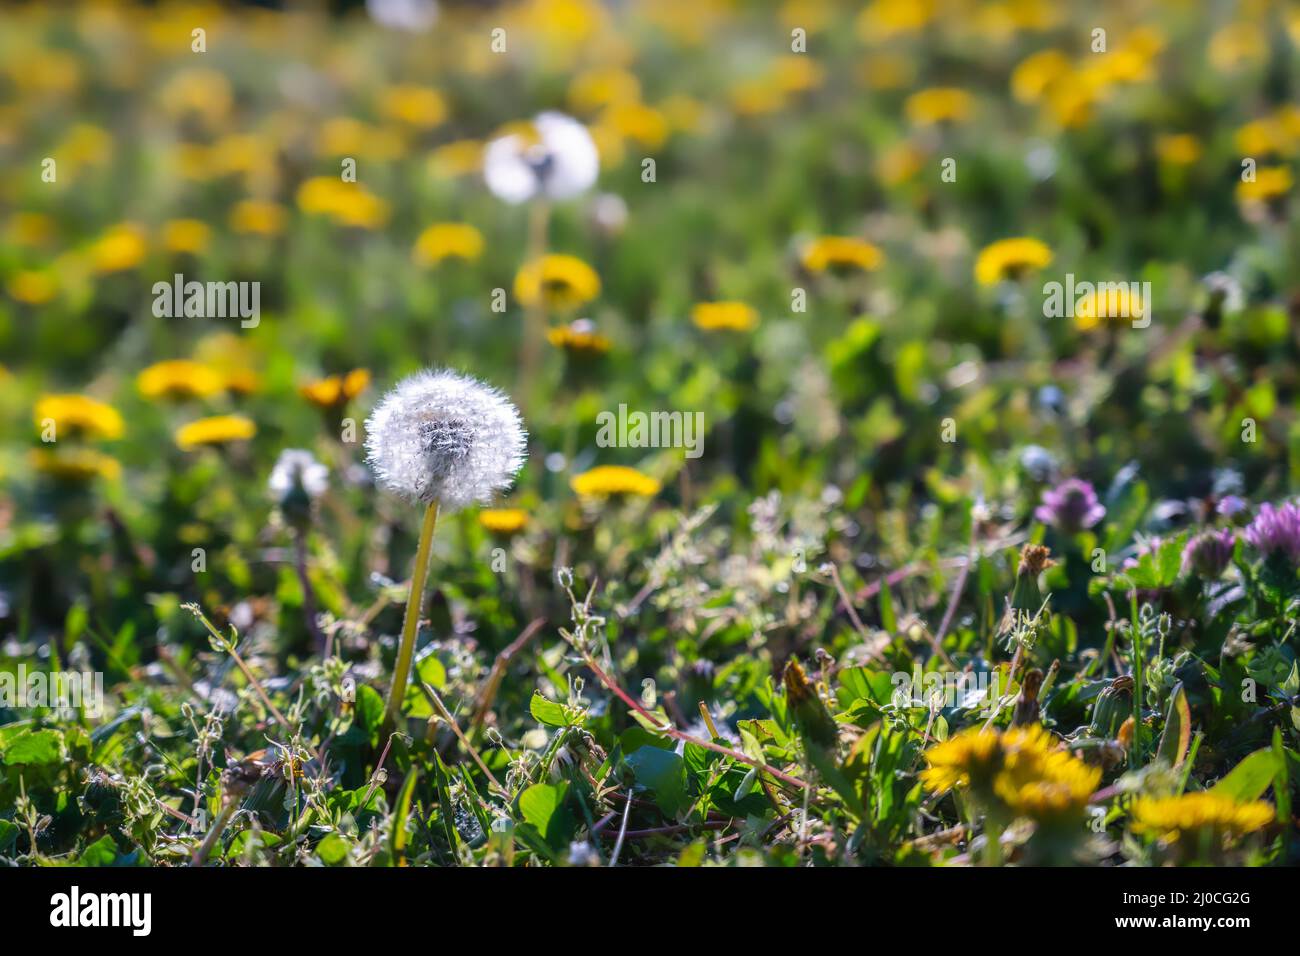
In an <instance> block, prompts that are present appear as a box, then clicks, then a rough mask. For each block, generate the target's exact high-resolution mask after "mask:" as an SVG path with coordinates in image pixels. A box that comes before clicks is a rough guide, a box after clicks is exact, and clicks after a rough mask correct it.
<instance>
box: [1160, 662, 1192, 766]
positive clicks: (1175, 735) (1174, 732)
mask: <svg viewBox="0 0 1300 956" xmlns="http://www.w3.org/2000/svg"><path fill="white" fill-rule="evenodd" d="M1191 742H1192V712H1191V709H1190V708H1189V707H1188V706H1187V693H1186V692H1185V691H1184V690H1183V685H1182V683H1181V682H1180V683H1179V684H1177V685H1176V686H1175V687H1174V691H1173V693H1172V694H1170V695H1169V713H1168V715H1167V716H1166V717H1165V732H1164V733H1163V734H1162V735H1161V737H1160V746H1159V748H1158V749H1157V750H1156V757H1157V758H1159V759H1161V760H1164V761H1166V762H1167V763H1168V764H1169V765H1170V766H1171V767H1179V766H1181V765H1182V763H1183V758H1184V757H1186V756H1187V748H1188V746H1189V745H1190V744H1191Z"/></svg>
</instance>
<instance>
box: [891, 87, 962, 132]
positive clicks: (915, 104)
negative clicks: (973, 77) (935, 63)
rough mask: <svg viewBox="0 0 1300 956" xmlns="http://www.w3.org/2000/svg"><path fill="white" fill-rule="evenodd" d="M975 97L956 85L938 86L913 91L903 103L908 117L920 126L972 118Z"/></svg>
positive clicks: (959, 121)
mask: <svg viewBox="0 0 1300 956" xmlns="http://www.w3.org/2000/svg"><path fill="white" fill-rule="evenodd" d="M974 106H975V98H974V97H972V96H971V95H970V93H968V92H967V91H966V90H963V89H961V88H960V87H956V86H936V87H932V88H930V89H928V90H921V91H920V92H917V93H913V94H912V95H911V96H909V97H908V98H907V101H906V102H905V103H904V104H903V112H904V113H905V114H906V115H907V118H908V119H909V120H911V121H912V122H913V123H915V124H917V125H918V126H931V125H934V124H936V123H961V122H964V121H966V120H968V119H970V115H971V111H972V110H973V109H974Z"/></svg>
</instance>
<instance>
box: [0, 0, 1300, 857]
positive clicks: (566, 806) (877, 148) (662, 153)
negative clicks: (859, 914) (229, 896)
mask: <svg viewBox="0 0 1300 956" xmlns="http://www.w3.org/2000/svg"><path fill="white" fill-rule="evenodd" d="M443 6H444V9H443V11H442V16H441V17H440V19H439V21H438V23H437V24H436V25H435V26H434V27H433V31H434V32H433V33H432V34H431V35H421V34H407V33H403V32H401V31H397V30H389V29H384V28H381V27H380V26H377V25H376V24H374V23H371V22H369V21H368V20H367V19H366V16H365V13H364V10H363V9H360V8H358V9H353V10H350V11H348V12H346V13H344V14H341V15H338V16H327V15H325V14H323V13H316V12H293V13H281V12H274V11H265V10H254V9H251V8H231V9H228V10H224V9H217V8H206V7H203V8H199V7H183V6H172V5H164V6H163V7H162V8H161V9H158V10H154V9H153V8H147V9H146V8H144V7H135V6H130V5H127V6H121V7H118V6H116V5H115V6H113V7H111V8H109V7H103V6H99V5H93V4H88V5H84V6H78V7H76V8H74V9H73V10H71V11H68V12H54V11H47V10H44V9H40V8H30V9H29V8H22V9H19V8H6V9H5V10H4V11H3V12H0V169H2V170H3V173H4V175H3V177H2V178H0V182H3V184H4V185H3V187H0V355H3V365H2V366H0V421H2V422H3V430H2V433H0V478H2V479H3V482H2V484H0V860H2V861H3V862H4V863H6V864H13V865H22V866H59V865H121V866H144V865H152V866H184V865H207V866H216V865H226V866H240V865H255V866H297V865H308V864H323V865H327V866H432V865H437V866H447V865H476V866H486V865H503V866H537V865H545V866H584V865H603V866H614V865H618V866H644V865H664V864H667V865H679V866H700V865H741V864H755V863H758V864H764V865H770V866H823V865H826V866H830V865H878V866H968V865H969V866H976V865H1024V864H1050V865H1098V866H1100V865H1118V864H1130V865H1137V866H1155V865H1166V864H1173V865H1205V864H1213V865H1223V864H1232V865H1250V866H1273V865H1287V864H1295V863H1296V862H1297V859H1298V858H1300V839H1297V828H1296V820H1295V816H1294V812H1293V801H1294V800H1295V799H1296V798H1297V796H1300V791H1298V787H1300V705H1298V704H1297V693H1300V665H1298V664H1297V649H1298V648H1300V639H1298V638H1297V635H1296V622H1297V611H1298V610H1300V579H1298V577H1297V567H1298V566H1300V514H1297V512H1296V510H1295V507H1296V506H1295V505H1294V504H1293V503H1291V502H1292V499H1293V496H1294V494H1295V491H1296V484H1297V480H1298V476H1300V438H1298V436H1300V430H1298V429H1300V425H1298V419H1297V415H1296V410H1297V407H1298V406H1297V402H1298V401H1300V391H1298V387H1297V385H1298V383H1297V379H1296V373H1295V369H1296V367H1297V358H1298V357H1300V356H1298V354H1297V353H1300V340H1298V339H1297V337H1296V335H1295V333H1294V329H1293V326H1294V322H1293V313H1294V312H1295V309H1296V301H1297V300H1296V291H1297V290H1296V288H1295V284H1294V280H1293V278H1292V276H1293V275H1294V274H1295V267H1296V266H1297V264H1300V256H1298V255H1297V253H1298V250H1300V242H1298V241H1297V239H1298V238H1300V237H1298V236H1297V233H1296V230H1295V227H1294V225H1293V222H1294V219H1293V217H1292V216H1291V215H1290V212H1291V210H1292V209H1293V208H1294V198H1293V195H1292V193H1293V190H1292V188H1291V173H1290V170H1291V166H1292V164H1293V163H1294V161H1295V159H1296V157H1297V155H1300V121H1298V119H1297V114H1296V112H1295V108H1294V107H1293V106H1292V105H1291V101H1292V100H1294V95H1293V94H1294V91H1293V90H1292V86H1293V82H1292V79H1291V77H1292V74H1294V73H1295V72H1296V67H1297V66H1300V50H1298V49H1297V44H1298V43H1300V21H1297V20H1296V19H1295V18H1294V17H1289V16H1288V15H1285V14H1283V13H1282V12H1281V11H1274V10H1271V9H1269V10H1262V9H1261V12H1258V13H1252V14H1247V13H1244V12H1243V13H1234V14H1233V17H1234V18H1233V19H1225V18H1224V17H1226V16H1227V12H1226V11H1225V12H1224V13H1222V14H1221V13H1219V12H1215V13H1214V14H1213V15H1211V14H1210V13H1208V12H1206V11H1202V10H1192V9H1190V8H1186V9H1185V8H1183V7H1181V6H1178V5H1155V6H1152V7H1150V8H1149V9H1144V11H1143V12H1142V13H1141V15H1140V16H1139V14H1138V13H1137V12H1135V11H1133V10H1132V9H1131V7H1130V6H1129V5H1126V4H1119V3H1114V4H1103V5H1102V7H1101V8H1099V9H1096V10H1090V11H1089V12H1088V13H1087V14H1084V13H1083V11H1082V10H1080V11H1078V12H1070V11H1066V10H1059V9H1057V7H1056V6H1055V5H1048V4H1042V5H1038V4H1033V3H1030V4H1023V5H1008V6H1006V7H1001V6H998V7H992V6H987V5H985V6H983V7H979V8H977V6H976V5H974V4H967V3H962V2H956V0H953V2H950V3H939V4H936V5H935V8H934V9H933V10H930V11H929V13H926V11H927V10H928V9H929V8H927V7H926V6H925V5H923V4H910V3H909V4H901V5H900V4H894V3H891V2H875V3H871V4H867V5H863V6H861V7H858V6H857V5H853V6H850V5H841V4H835V3H813V2H788V3H780V4H778V3H771V4H767V3H761V4H740V3H734V4H733V3H726V2H722V0H692V2H690V3H689V4H686V3H681V4H679V3H675V2H674V3H668V2H662V0H660V2H656V3H649V2H647V3H632V4H627V5H622V6H621V7H620V9H618V10H616V11H615V10H609V9H606V8H604V7H602V6H601V5H599V4H595V3H587V2H581V0H566V2H560V0H530V2H527V3H523V4H510V5H507V6H505V7H502V8H500V9H496V10H492V11H489V12H487V13H482V14H476V13H473V12H472V11H469V10H467V9H465V7H464V5H461V4H456V3H451V2H447V3H444V4H443ZM904 7H906V8H907V9H906V10H905V9H904ZM908 11H912V12H911V13H908ZM916 17H919V18H920V19H919V20H918V19H916ZM922 21H924V22H922ZM497 27H501V28H503V29H504V30H505V34H504V37H505V38H506V39H505V48H504V50H503V51H502V52H495V50H494V47H493V43H494V42H495V41H494V34H493V32H492V31H493V30H494V29H495V28H497ZM1099 27H1100V28H1102V29H1104V31H1105V37H1104V45H1103V48H1101V49H1099V48H1098V43H1099V40H1098V37H1097V35H1096V34H1095V32H1094V30H1095V29H1097V28H1099ZM196 29H201V30H202V31H203V36H202V38H201V40H202V43H201V45H202V46H203V49H202V50H199V49H197V46H198V45H200V38H199V37H198V36H197V35H196V34H195V32H194V31H195V30H196ZM430 44H432V46H431V45H430ZM801 44H802V45H801ZM431 51H433V52H431ZM435 53H436V55H435ZM550 109H556V110H561V111H564V112H565V113H567V114H570V115H572V116H574V117H576V118H577V119H578V120H579V121H580V122H581V123H582V124H583V125H584V126H586V127H587V129H588V130H589V131H590V134H591V137H592V139H593V141H594V144H595V147H596V149H597V151H598V153H599V158H600V167H601V168H600V172H599V179H598V181H597V182H596V183H594V184H592V185H591V186H589V187H588V188H586V189H582V190H579V193H578V195H575V196H571V197H567V198H555V199H550V200H546V199H542V198H538V199H534V200H531V201H524V202H521V203H517V204H512V203H510V202H506V201H503V199H502V198H500V197H499V196H497V195H494V193H493V191H492V190H490V189H488V188H486V187H485V185H484V181H483V176H482V175H481V172H482V166H483V152H484V148H485V145H486V144H487V143H489V142H491V141H493V140H494V139H496V138H497V137H499V136H502V135H510V134H511V133H519V130H520V129H521V127H520V126H519V125H517V124H519V123H521V122H523V123H526V122H528V121H530V120H531V119H532V118H533V117H535V116H536V115H537V114H538V113H539V112H541V111H543V110H550ZM511 124H514V125H511ZM521 135H523V136H525V137H526V141H527V142H532V139H531V137H535V136H537V135H539V134H538V130H537V128H532V129H525V131H524V133H523V134H521ZM562 158H563V157H562ZM47 160H48V161H49V162H46V161H47ZM437 224H453V225H454V228H451V229H447V228H439V229H434V228H431V227H435V226H436V225H437ZM466 227H468V228H466ZM1008 239H1011V240H1018V241H1016V242H1013V243H1011V244H1009V245H995V244H996V243H999V242H1000V241H1002V240H1008ZM548 253H549V254H553V255H559V256H568V257H573V258H574V259H576V260H578V261H577V264H576V265H575V264H574V263H573V261H572V260H562V261H560V262H559V263H558V264H554V265H553V266H552V267H551V268H553V269H554V270H555V271H554V272H553V273H546V272H543V273H542V279H541V280H537V279H536V273H535V271H533V270H535V269H536V268H537V263H538V262H539V261H540V260H541V257H542V256H543V255H545V254H548ZM521 270H524V271H525V281H522V282H518V283H517V282H516V277H517V276H518V275H519V273H520V271H521ZM178 274H179V275H182V276H183V277H184V279H185V280H186V281H191V280H192V281H197V282H201V283H210V282H211V283H225V282H242V283H254V282H255V283H257V284H258V285H257V295H258V297H259V298H258V300H257V302H258V309H257V310H256V314H255V315H254V314H237V315H231V314H227V315H225V316H214V315H211V314H207V313H208V311H209V310H208V307H207V305H206V300H205V305H204V307H203V308H202V309H201V310H200V311H203V312H204V313H205V314H203V315H192V314H191V315H189V316H186V315H183V314H182V315H174V316H173V315H168V314H166V313H167V310H166V309H163V308H161V307H160V306H159V304H158V303H159V301H161V300H160V299H159V296H160V295H162V296H163V298H165V299H167V300H168V302H170V296H171V294H172V293H171V292H170V291H165V292H163V293H160V292H159V290H158V288H157V286H158V284H160V283H161V284H162V286H164V287H165V289H166V290H170V289H171V288H172V285H173V277H174V276H176V275H178ZM593 279H594V281H593ZM1085 282H1086V283H1094V284H1095V283H1109V282H1116V283H1121V282H1122V283H1124V286H1123V291H1122V292H1116V293H1115V294H1114V295H1111V296H1107V295H1105V294H1102V295H1100V297H1097V296H1090V295H1088V294H1087V291H1088V290H1087V289H1086V288H1085V287H1083V286H1081V285H1080V283H1085ZM1051 283H1059V284H1060V287H1061V289H1066V288H1068V289H1075V290H1078V295H1077V296H1076V297H1075V298H1074V299H1070V297H1069V296H1068V295H1061V292H1060V290H1059V289H1057V290H1056V291H1055V292H1054V291H1053V287H1052V286H1051ZM1129 283H1132V285H1129ZM244 288H245V290H247V289H249V288H250V287H244ZM520 290H522V292H521V291H520ZM530 290H540V291H539V292H534V293H532V294H530ZM1053 295H1056V296H1057V297H1058V298H1057V299H1056V300H1055V304H1054V305H1053V304H1051V300H1052V296H1053ZM245 304H248V300H245ZM701 306H703V308H701ZM182 311H184V310H183V309H182ZM241 319H242V321H241ZM160 363H166V364H160ZM426 367H449V368H454V369H458V370H461V371H464V372H465V373H467V374H469V375H472V376H474V377H475V378H477V379H479V380H482V381H483V382H486V383H488V384H490V385H492V386H494V387H497V388H499V389H501V390H502V391H503V392H504V393H505V394H506V395H507V396H509V398H510V399H511V400H512V401H513V402H514V403H515V404H517V405H518V406H519V408H520V410H521V412H522V415H523V419H524V423H525V425H526V427H527V429H528V432H529V438H528V458H527V461H526V463H525V465H524V467H523V470H522V472H521V473H520V474H519V476H518V478H517V480H516V481H515V483H514V485H513V487H512V488H511V490H509V491H508V492H506V493H504V494H503V495H501V496H499V497H498V499H497V500H495V501H492V502H484V503H483V504H482V506H479V505H472V506H470V507H468V508H463V509H454V508H444V509H443V510H442V511H441V512H439V511H438V510H437V509H436V508H435V509H429V510H427V511H426V512H425V515H426V517H425V520H424V523H423V525H422V524H421V520H420V514H421V512H420V510H419V509H417V508H414V507H411V506H410V505H409V504H408V503H406V502H403V501H401V500H399V499H398V498H397V497H395V496H393V495H391V494H389V493H387V492H386V491H385V490H384V489H383V488H382V487H380V486H378V485H377V484H376V479H375V475H374V473H373V472H372V470H371V469H370V468H369V466H368V465H367V463H366V456H365V449H364V442H365V439H366V435H367V428H366V420H367V416H368V414H369V413H370V411H371V410H372V409H373V408H374V407H375V405H376V404H377V402H378V400H379V399H380V397H381V396H382V395H383V394H384V393H385V392H386V391H388V390H389V389H390V388H391V387H393V386H394V385H395V384H396V383H397V382H398V381H400V380H401V379H402V378H403V377H404V376H406V375H408V374H410V373H412V372H414V371H417V370H419V369H421V368H426ZM59 396H64V397H62V398H60V397H59ZM67 396H72V397H67ZM620 406H626V408H627V409H630V410H631V411H633V412H643V413H646V414H647V415H648V414H649V413H652V412H667V413H679V414H680V415H681V416H684V417H683V418H681V419H680V420H681V421H683V422H685V421H686V420H688V419H687V418H686V417H685V416H695V415H696V414H697V413H698V415H699V416H700V419H699V420H700V421H701V422H702V423H703V431H702V435H701V439H702V440H701V443H700V445H699V446H698V451H699V455H698V457H696V456H695V455H694V454H693V453H692V454H687V452H688V451H691V449H689V448H684V447H682V445H684V444H685V442H684V441H683V440H678V441H676V442H675V443H671V442H670V445H674V446H672V447H655V446H654V445H647V444H643V443H641V442H639V441H638V440H637V438H635V437H633V435H632V434H631V433H629V434H626V435H622V436H618V437H617V439H616V441H615V442H614V444H613V445H610V444H609V443H608V442H606V441H604V439H603V438H602V437H601V422H602V420H603V416H606V415H613V416H618V415H619V409H620ZM689 420H691V421H694V418H690V419H689ZM469 424H470V425H473V424H474V423H472V422H471V423H469ZM669 437H672V436H671V434H670V435H669ZM677 437H678V439H681V438H682V433H679V434H678V436H677ZM286 449H300V450H303V451H305V452H308V453H309V455H310V457H309V458H306V459H299V461H300V466H292V467H291V466H290V462H291V460H292V459H288V458H284V457H282V453H283V452H284V451H285V450H286ZM302 461H306V462H314V463H316V464H315V465H301V462H302ZM319 466H324V470H319ZM602 466H619V467H618V468H617V469H615V470H608V469H605V468H603V467H602ZM597 468H601V470H599V471H597V470H595V469H597ZM435 520H436V533H435V531H434V522H435ZM426 559H427V567H426ZM426 572H427V580H428V583H427V587H426V586H425V585H424V582H425V579H426ZM412 589H414V593H412ZM408 603H409V606H410V608H412V609H413V612H414V613H410V614H408V615H407V616H405V617H404V614H403V608H404V607H406V606H408ZM408 670H409V672H410V673H409V679H408V678H407V676H406V675H407V672H408ZM69 674H77V675H80V674H88V675H92V680H91V683H90V685H89V689H91V690H93V688H94V686H95V685H94V682H93V677H94V675H98V676H99V679H100V681H101V682H102V684H101V685H100V686H101V687H102V699H100V698H98V697H96V696H95V695H94V694H91V695H90V696H89V697H87V698H86V699H83V700H81V701H79V702H75V703H72V704H70V705H67V704H68V702H67V701H64V702H63V703H64V704H65V705H66V706H57V704H58V703H59V702H58V701H54V700H51V699H49V698H48V697H47V698H45V699H41V698H40V697H39V696H37V695H38V694H39V692H40V691H41V690H43V689H48V688H51V687H56V686H57V685H53V684H50V683H49V682H50V681H52V680H53V678H54V675H69ZM20 688H21V689H22V691H23V692H22V693H21V694H20ZM99 704H102V706H95V705H99Z"/></svg>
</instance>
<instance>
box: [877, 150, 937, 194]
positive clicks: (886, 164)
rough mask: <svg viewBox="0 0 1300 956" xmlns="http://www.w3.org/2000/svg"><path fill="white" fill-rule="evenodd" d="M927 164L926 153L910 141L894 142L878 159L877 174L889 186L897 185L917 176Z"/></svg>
mask: <svg viewBox="0 0 1300 956" xmlns="http://www.w3.org/2000/svg"><path fill="white" fill-rule="evenodd" d="M924 164H925V154H924V153H922V152H921V151H920V150H919V149H917V148H916V147H915V146H913V145H912V144H911V143H908V142H905V141H904V142H899V143H893V144H891V145H890V146H887V147H886V148H885V149H884V150H882V151H881V153H880V156H879V157H878V158H877V160H876V175H878V176H879V177H880V178H881V180H882V181H883V182H884V183H885V185H887V186H897V185H899V184H900V183H905V182H907V181H908V180H909V179H912V178H913V177H914V176H916V174H917V173H919V172H920V171H921V168H922V166H923V165H924Z"/></svg>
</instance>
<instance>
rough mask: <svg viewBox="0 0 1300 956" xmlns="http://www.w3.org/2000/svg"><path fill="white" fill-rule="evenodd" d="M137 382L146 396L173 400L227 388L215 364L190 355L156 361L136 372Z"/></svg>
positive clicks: (141, 392)
mask: <svg viewBox="0 0 1300 956" xmlns="http://www.w3.org/2000/svg"><path fill="white" fill-rule="evenodd" d="M135 384H136V388H137V389H139V391H140V394H141V395H143V396H144V397H145V398H151V399H169V400H171V401H181V400H184V399H189V398H208V397H209V396H212V395H216V394H217V393H218V392H220V391H221V390H222V389H223V388H225V382H224V380H223V379H222V377H221V375H220V374H219V373H217V372H216V371H215V370H214V369H213V368H211V367H210V366H208V365H204V364H203V363H202V362H195V361H192V360H190V359H168V360H167V361H165V362H156V363H154V364H153V365H150V366H149V367H148V368H146V369H145V370H144V371H142V372H141V373H140V374H139V375H137V376H136V379H135Z"/></svg>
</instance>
